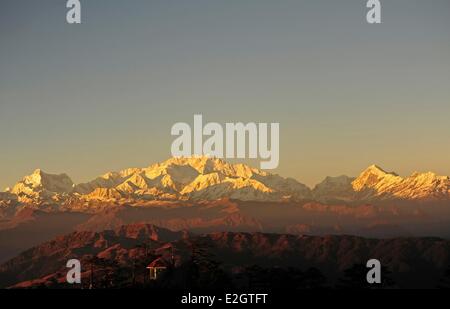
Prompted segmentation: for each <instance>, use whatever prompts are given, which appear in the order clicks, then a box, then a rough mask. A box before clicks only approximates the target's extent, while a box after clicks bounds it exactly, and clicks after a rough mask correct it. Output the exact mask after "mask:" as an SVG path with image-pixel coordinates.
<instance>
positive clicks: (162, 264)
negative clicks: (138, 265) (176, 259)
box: [147, 257, 170, 280]
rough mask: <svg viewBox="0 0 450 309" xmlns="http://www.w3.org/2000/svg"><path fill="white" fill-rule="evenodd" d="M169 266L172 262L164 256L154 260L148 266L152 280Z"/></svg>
mask: <svg viewBox="0 0 450 309" xmlns="http://www.w3.org/2000/svg"><path fill="white" fill-rule="evenodd" d="M169 267H170V263H169V262H168V261H166V260H165V259H164V258H162V257H159V258H157V259H155V260H153V261H152V262H151V263H150V264H148V266H147V269H148V270H149V274H150V280H157V279H158V277H159V276H160V275H161V273H163V272H164V271H165V270H166V269H167V268H169Z"/></svg>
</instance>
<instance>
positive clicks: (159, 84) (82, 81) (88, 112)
mask: <svg viewBox="0 0 450 309" xmlns="http://www.w3.org/2000/svg"><path fill="white" fill-rule="evenodd" d="M81 3H82V22H83V23H82V24H81V25H68V24H66V22H65V14H66V7H65V1H62V0H59V1H57V0H42V1H31V0H29V1H25V0H6V1H3V2H2V9H1V10H0V39H1V45H0V132H1V134H2V143H1V145H2V147H1V152H0V188H3V187H6V186H10V185H12V184H13V183H15V182H16V181H17V180H19V179H20V178H21V177H22V176H23V175H25V174H29V173H30V172H31V171H33V170H34V169H35V168H38V167H39V168H42V169H43V170H46V171H49V172H55V173H56V172H58V173H59V172H66V173H68V174H69V175H70V176H71V177H72V178H73V180H74V181H75V182H80V181H86V180H89V179H91V178H93V177H95V176H97V175H98V174H102V173H104V172H107V171H110V170H119V169H121V168H125V167H131V166H146V165H148V164H150V163H153V162H156V161H161V160H164V159H166V158H168V157H169V156H170V144H171V142H172V140H173V139H174V138H173V137H172V136H171V135H170V128H171V126H172V125H173V124H174V123H175V122H179V121H184V122H190V123H192V121H193V115H194V114H195V113H201V114H203V117H204V119H205V121H217V122H221V123H225V122H238V121H242V122H248V121H253V122H279V123H280V135H281V136H280V138H281V148H280V166H279V168H278V169H277V170H275V172H277V173H280V174H281V175H284V176H291V177H294V178H296V179H298V180H299V181H302V182H304V183H306V184H309V185H313V184H315V183H317V182H318V181H320V180H321V179H323V178H324V177H325V176H327V175H340V174H348V175H356V174H357V173H358V172H359V171H361V170H362V169H364V168H365V167H366V166H368V165H370V164H373V163H375V164H378V165H380V166H382V167H384V168H385V169H387V170H395V171H397V172H398V173H400V174H403V175H404V174H410V173H411V172H413V171H415V170H419V171H428V170H432V171H435V172H438V173H440V174H445V175H449V174H450V165H449V160H448V158H449V157H450V156H449V154H450V134H449V132H450V121H449V120H448V119H449V115H450V87H449V85H450V31H449V30H450V19H449V18H448V16H449V13H450V2H448V1H446V0H432V1H418V0H395V1H382V21H383V23H382V24H381V25H368V24H367V23H366V22H365V12H366V8H365V1H360V0H344V1H332V0H323V1H300V0H295V1H294V0H280V1H268V0H226V1H225V0H217V1H211V0H184V1H182V0H170V1H168V0H161V1H143V0H142V1H139V0H135V1H123V0H122V1H111V0H108V1H106V0H94V1H81ZM249 163H251V164H252V165H255V166H257V165H258V164H257V162H253V161H249Z"/></svg>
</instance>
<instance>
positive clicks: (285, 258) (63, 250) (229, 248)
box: [0, 224, 450, 287]
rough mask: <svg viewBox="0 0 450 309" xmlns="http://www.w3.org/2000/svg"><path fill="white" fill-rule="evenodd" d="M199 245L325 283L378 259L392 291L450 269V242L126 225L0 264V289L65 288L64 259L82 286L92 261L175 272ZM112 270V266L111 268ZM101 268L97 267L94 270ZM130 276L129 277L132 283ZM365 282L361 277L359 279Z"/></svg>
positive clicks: (225, 258)
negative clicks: (313, 271) (316, 272)
mask: <svg viewBox="0 0 450 309" xmlns="http://www.w3.org/2000/svg"><path fill="white" fill-rule="evenodd" d="M193 246H195V247H196V248H197V250H198V248H200V247H202V248H203V249H202V250H206V251H207V252H208V256H210V257H211V258H213V259H214V260H216V261H217V262H218V263H220V264H221V265H222V267H223V269H225V270H228V271H232V270H233V269H234V270H236V269H243V268H245V267H249V266H252V265H255V264H257V265H258V266H259V267H266V268H270V267H276V268H277V269H280V270H281V269H282V268H283V267H286V268H287V267H293V268H295V269H302V270H306V269H308V268H311V267H316V268H318V269H320V271H321V272H323V273H324V275H325V276H327V278H328V280H329V284H331V285H332V284H333V280H335V279H336V278H338V277H340V276H342V274H343V272H344V271H345V270H346V269H349V268H351V267H352V266H353V265H355V264H359V265H364V264H365V263H366V261H367V260H369V259H371V258H376V259H379V260H380V261H381V263H382V265H383V266H384V267H386V268H387V269H389V271H390V272H391V277H392V278H393V279H394V282H395V284H396V285H397V286H398V287H424V286H425V287H435V285H436V284H437V280H438V278H439V276H440V275H441V274H442V273H444V271H445V269H446V268H447V267H448V265H449V263H450V241H448V240H442V239H439V238H396V239H366V238H361V237H355V236H346V235H342V236H304V235H303V236H295V235H289V234H267V233H266V234H264V233H236V232H220V233H212V234H205V235H200V236H195V235H189V234H187V233H186V232H172V231H169V230H166V229H162V228H158V227H155V226H152V225H143V224H141V225H136V224H134V225H128V226H122V227H120V228H117V229H115V230H110V231H102V232H74V233H71V234H67V235H65V236H60V237H57V238H55V239H53V240H51V241H48V242H45V243H43V244H41V245H39V246H36V247H34V248H31V249H29V250H27V251H25V252H24V253H22V254H20V255H19V256H17V257H15V258H14V259H11V260H10V261H8V262H6V263H4V264H2V265H1V266H0V285H1V286H3V287H5V286H11V285H16V287H30V286H33V285H42V284H43V285H46V284H55V283H57V282H61V283H62V282H64V280H65V273H66V272H67V268H66V262H67V260H68V259H71V258H77V259H79V260H80V261H81V262H82V271H83V278H84V279H83V280H88V279H87V278H88V276H89V270H90V265H91V263H92V262H90V261H92V259H93V257H96V258H98V259H101V260H103V264H104V265H105V264H107V265H110V266H109V267H115V270H114V271H113V273H115V274H118V273H119V269H120V268H122V269H128V270H129V271H131V268H132V267H133V265H134V267H135V271H136V272H137V271H138V269H140V268H142V269H141V271H142V272H143V274H145V273H146V271H145V266H146V265H147V264H148V263H149V262H151V260H152V259H154V258H155V257H158V256H162V257H163V258H166V259H169V260H173V262H174V265H175V266H176V268H175V271H177V269H179V271H182V270H181V269H182V268H179V267H180V266H181V265H183V263H186V262H188V261H189V260H190V257H191V255H192V252H193V251H192V250H193V249H192V248H193ZM111 265H113V266H111ZM95 267H99V266H95ZM130 273H131V272H128V277H130ZM363 279H364V278H363Z"/></svg>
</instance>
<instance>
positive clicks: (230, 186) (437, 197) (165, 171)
mask: <svg viewBox="0 0 450 309" xmlns="http://www.w3.org/2000/svg"><path fill="white" fill-rule="evenodd" d="M223 198H229V199H235V200H240V201H261V202H281V201H302V200H314V201H320V202H327V201H340V202H356V203H358V202H359V203H364V202H377V201H389V200H402V201H447V200H450V179H449V177H448V176H438V175H436V174H434V173H431V172H428V173H417V172H416V173H414V174H412V175H411V176H409V177H400V176H398V175H397V174H395V173H394V172H390V173H389V172H385V171H384V170H383V169H381V168H380V167H378V166H376V165H372V166H369V167H368V168H367V169H366V170H364V171H363V172H362V173H361V174H360V175H359V176H358V177H356V178H353V177H348V176H339V177H326V178H325V179H324V181H323V182H321V183H319V184H317V185H316V186H315V187H314V188H313V189H310V188H308V187H307V186H306V185H304V184H302V183H300V182H298V181H297V180H295V179H292V178H283V177H282V176H279V175H275V174H271V173H268V172H265V171H261V170H259V169H256V168H252V167H250V166H248V165H245V164H230V163H227V162H226V161H224V160H222V159H217V158H210V157H206V156H199V157H189V158H171V159H169V160H167V161H164V162H162V163H156V164H152V165H150V166H149V167H145V168H129V169H125V170H122V171H119V172H109V173H106V174H104V175H102V176H99V177H98V178H96V179H94V180H92V181H89V182H87V183H82V184H74V183H73V182H72V180H71V179H70V177H69V176H68V175H66V174H61V175H51V174H47V173H45V172H43V171H42V170H40V169H37V170H36V171H34V173H32V174H31V175H29V176H25V177H24V178H23V179H22V180H21V181H19V182H18V183H16V184H15V185H14V186H13V187H12V188H10V189H8V190H7V191H6V192H3V193H1V200H2V203H3V205H7V204H8V203H9V204H11V205H15V206H16V207H17V206H19V205H30V206H32V205H34V206H35V207H39V206H42V207H44V208H45V207H46V206H52V205H53V206H54V207H56V208H59V209H70V207H71V205H72V204H79V203H89V202H90V201H97V202H114V203H119V204H120V203H122V204H125V203H127V204H130V203H139V202H141V203H145V201H155V200H158V201H201V200H203V201H214V200H218V199H223ZM4 208H8V207H6V206H5V207H4ZM90 210H95V209H90Z"/></svg>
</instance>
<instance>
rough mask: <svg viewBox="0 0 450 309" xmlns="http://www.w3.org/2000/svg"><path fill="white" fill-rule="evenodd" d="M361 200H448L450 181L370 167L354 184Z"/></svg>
mask: <svg viewBox="0 0 450 309" xmlns="http://www.w3.org/2000/svg"><path fill="white" fill-rule="evenodd" d="M352 187H353V189H354V191H355V192H358V194H359V197H358V198H359V199H366V200H371V199H406V200H414V199H431V200H432V199H448V198H450V181H449V178H448V177H447V176H438V175H436V174H435V173H432V172H427V173H418V172H415V173H413V174H412V175H411V176H409V177H405V178H403V177H400V176H398V175H397V174H396V173H394V172H390V173H387V172H385V171H384V170H383V169H381V168H379V167H377V166H376V165H371V166H369V167H368V168H367V169H366V170H364V171H363V172H362V173H361V174H360V175H359V176H358V178H356V179H355V180H354V181H353V182H352Z"/></svg>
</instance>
